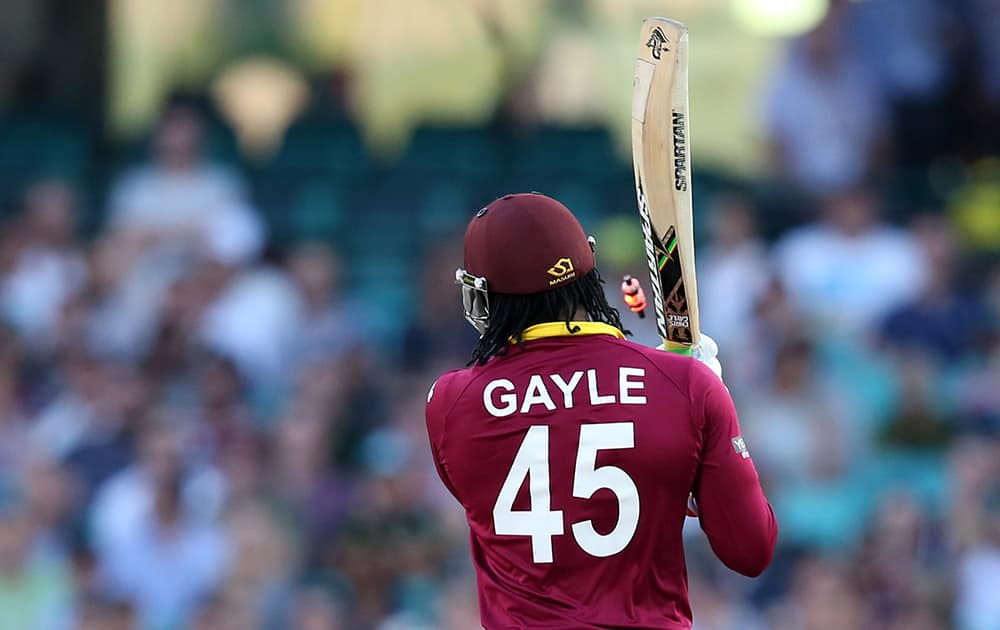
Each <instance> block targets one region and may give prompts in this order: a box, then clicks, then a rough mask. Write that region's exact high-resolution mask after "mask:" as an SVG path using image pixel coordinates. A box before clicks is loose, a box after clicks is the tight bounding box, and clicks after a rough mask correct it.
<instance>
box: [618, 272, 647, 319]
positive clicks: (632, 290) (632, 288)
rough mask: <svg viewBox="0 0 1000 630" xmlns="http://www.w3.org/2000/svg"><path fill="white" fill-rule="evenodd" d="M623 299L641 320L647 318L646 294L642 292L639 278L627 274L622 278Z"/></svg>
mask: <svg viewBox="0 0 1000 630" xmlns="http://www.w3.org/2000/svg"><path fill="white" fill-rule="evenodd" d="M622 299H623V300H624V301H625V304H626V305H627V306H628V308H629V310H630V311H632V312H633V313H635V314H636V315H638V316H639V318H640V319H641V318H644V317H646V292H645V291H643V290H642V286H641V285H640V284H639V279H638V278H633V277H632V276H630V275H628V274H625V277H624V278H622Z"/></svg>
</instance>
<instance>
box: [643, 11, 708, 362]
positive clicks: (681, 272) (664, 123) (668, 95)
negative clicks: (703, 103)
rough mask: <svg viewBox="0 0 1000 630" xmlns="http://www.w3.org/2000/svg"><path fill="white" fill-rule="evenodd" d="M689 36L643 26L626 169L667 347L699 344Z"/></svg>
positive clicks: (673, 26)
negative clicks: (631, 171) (632, 181)
mask: <svg viewBox="0 0 1000 630" xmlns="http://www.w3.org/2000/svg"><path fill="white" fill-rule="evenodd" d="M687 56H688V31H687V27H686V26H685V25H684V24H682V23H680V22H677V21H675V20H669V19H666V18H646V19H645V20H643V22H642V29H641V31H640V36H639V54H638V57H637V59H636V65H635V80H634V82H633V87H632V165H633V168H634V170H635V189H636V197H637V199H638V204H639V217H640V220H641V222H642V231H643V240H644V243H645V250H646V262H647V264H648V266H649V275H650V282H651V285H652V293H653V295H652V302H653V305H654V312H655V313H656V326H657V330H658V332H659V334H660V337H662V338H663V341H664V343H666V344H668V345H685V346H689V345H693V344H697V343H698V341H699V336H700V332H699V328H698V291H697V283H696V280H695V271H694V223H693V219H692V216H691V189H690V188H691V186H690V184H691V155H690V150H689V145H688V139H689V137H690V134H689V133H688V87H687V63H688V59H687Z"/></svg>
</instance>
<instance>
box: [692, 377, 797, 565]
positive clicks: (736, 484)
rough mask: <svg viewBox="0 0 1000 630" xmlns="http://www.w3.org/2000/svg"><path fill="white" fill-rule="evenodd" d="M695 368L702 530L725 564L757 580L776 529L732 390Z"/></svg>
mask: <svg viewBox="0 0 1000 630" xmlns="http://www.w3.org/2000/svg"><path fill="white" fill-rule="evenodd" d="M692 363H693V364H694V365H693V366H692V368H691V382H690V388H691V395H692V402H693V407H694V411H695V413H696V414H697V413H698V411H699V408H700V411H701V414H702V418H703V425H702V458H701V462H700V466H699V469H698V474H697V475H696V477H695V483H694V488H693V489H692V492H693V494H694V498H695V500H696V501H697V503H698V510H699V519H700V522H701V528H702V530H703V531H704V532H705V534H706V536H707V537H708V541H709V544H711V546H712V550H713V551H714V552H715V555H717V556H718V557H719V559H720V560H721V561H722V562H723V564H725V565H726V566H727V567H729V568H730V569H732V570H733V571H736V572H738V573H742V574H743V575H747V576H750V577H755V576H757V575H760V573H761V572H763V571H764V569H765V568H767V565H768V564H770V563H771V558H772V556H773V554H774V546H775V543H776V541H777V538H778V524H777V521H776V520H775V518H774V512H773V511H772V510H771V505H770V504H769V503H768V502H767V498H766V497H765V496H764V491H763V490H762V489H761V487H760V480H759V478H758V477H757V469H756V468H755V467H754V465H753V460H752V459H750V453H749V451H748V450H747V446H746V443H745V442H744V440H743V437H742V436H741V434H740V425H739V420H738V419H737V416H736V408H735V406H734V405H733V400H732V398H731V397H730V395H729V390H727V389H726V386H725V385H723V383H722V380H721V379H719V377H717V376H716V375H715V374H713V373H712V372H711V370H709V369H708V368H707V367H705V366H704V365H702V364H700V363H698V362H692Z"/></svg>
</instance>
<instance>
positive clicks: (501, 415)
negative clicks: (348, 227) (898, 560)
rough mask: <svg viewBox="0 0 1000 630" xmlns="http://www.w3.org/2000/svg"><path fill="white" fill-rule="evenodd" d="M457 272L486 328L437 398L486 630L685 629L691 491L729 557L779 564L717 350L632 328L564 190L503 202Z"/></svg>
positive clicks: (446, 474)
mask: <svg viewBox="0 0 1000 630" xmlns="http://www.w3.org/2000/svg"><path fill="white" fill-rule="evenodd" d="M464 264H465V268H464V269H460V270H458V271H457V272H456V279H457V281H458V282H459V284H460V285H461V290H462V298H463V304H464V308H465V315H466V318H467V319H468V320H469V322H470V323H471V324H472V325H473V326H475V327H476V329H477V330H478V331H479V333H480V334H481V337H480V339H479V343H478V345H477V346H476V348H475V350H474V352H473V357H472V361H471V362H470V366H471V367H468V368H466V369H462V370H455V371H451V372H448V373H446V374H444V375H443V376H441V377H440V378H439V379H438V380H437V382H435V383H434V385H433V386H432V387H431V389H430V392H429V393H428V395H427V411H426V419H427V432H428V435H429V438H430V445H431V450H432V452H433V456H434V462H435V465H436V466H437V471H438V474H439V475H440V476H441V480H442V481H443V482H444V484H445V485H446V486H447V487H448V490H449V491H450V492H451V493H452V494H453V495H454V496H455V498H456V499H457V500H458V501H459V502H460V503H461V504H462V506H463V507H464V508H465V512H466V517H467V519H468V522H469V529H470V543H471V547H472V558H473V563H474V564H475V567H476V574H477V581H478V589H479V607H480V611H481V617H482V624H483V627H484V628H486V629H487V630H500V629H504V630H508V629H515V628H517V629H520V628H548V629H556V628H558V629H561V630H571V629H572V630H577V629H590V628H605V629H608V628H643V629H650V630H651V629H653V628H656V629H664V628H666V629H682V628H683V629H687V628H690V627H691V619H692V617H691V607H690V605H689V603H688V595H687V576H686V568H685V563H684V549H683V545H682V539H681V530H682V527H683V525H684V519H685V517H686V514H687V511H688V505H689V504H688V499H689V495H692V496H693V498H694V502H695V504H696V506H697V510H698V518H699V519H700V524H701V528H702V529H703V530H704V532H705V534H706V535H707V537H708V540H709V542H710V544H711V546H712V549H713V550H714V551H715V554H716V555H717V556H718V557H719V559H720V560H721V561H722V562H723V563H724V564H725V565H726V566H728V567H729V568H730V569H732V570H734V571H737V572H739V573H742V574H743V575H747V576H757V575H759V574H760V573H761V572H762V571H763V570H764V569H765V568H766V567H767V565H768V564H769V563H770V561H771V557H772V554H773V551H774V545H775V541H776V539H777V531H778V530H777V524H776V522H775V518H774V514H773V512H772V511H771V507H770V505H769V504H768V502H767V499H766V498H765V496H764V493H763V491H762V490H761V487H760V482H759V480H758V477H757V471H756V469H755V468H754V465H753V461H752V460H751V459H750V454H749V452H748V450H747V447H746V444H745V443H744V441H743V438H742V437H741V436H740V427H739V422H738V420H737V417H736V410H735V408H734V407H733V401H732V399H731V398H730V396H729V392H728V390H727V389H726V387H725V385H724V384H723V382H722V380H721V378H720V376H719V375H717V374H716V373H715V372H714V371H713V369H710V368H709V367H708V366H706V365H705V363H703V362H702V361H707V362H713V363H714V365H715V366H718V362H717V361H716V360H715V356H714V353H712V352H709V353H706V355H705V356H703V357H701V359H702V361H699V360H698V359H695V358H692V357H689V356H682V355H678V354H673V353H670V352H664V351H662V350H657V349H653V348H648V347H645V346H642V345H639V344H635V343H632V342H629V341H627V340H626V339H625V333H624V331H623V328H622V323H621V319H620V318H619V314H618V311H617V310H616V309H614V308H612V307H611V306H610V305H609V304H608V302H607V299H606V298H605V295H604V291H603V290H602V286H601V285H602V281H601V278H600V275H599V274H598V272H597V269H596V267H595V259H594V243H593V240H592V239H588V237H587V236H586V234H585V233H584V231H583V228H582V227H581V226H580V224H579V222H578V221H577V220H576V218H575V217H574V216H573V215H572V214H571V213H570V211H569V210H568V209H567V208H566V207H565V206H563V205H562V204H561V203H559V202H558V201H556V200H554V199H552V198H550V197H546V196H545V195H541V194H537V193H528V194H517V195H507V196H504V197H502V198H500V199H497V200H496V201H494V202H492V203H491V204H489V205H488V206H486V207H485V208H483V209H482V210H480V211H479V212H478V213H477V214H476V216H475V217H474V218H473V219H472V221H471V222H470V223H469V227H468V229H467V231H466V233H465V263H464Z"/></svg>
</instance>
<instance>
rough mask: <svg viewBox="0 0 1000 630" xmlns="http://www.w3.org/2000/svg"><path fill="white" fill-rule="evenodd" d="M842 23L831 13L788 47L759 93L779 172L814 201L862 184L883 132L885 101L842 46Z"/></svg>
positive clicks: (860, 62) (837, 14)
mask: <svg viewBox="0 0 1000 630" xmlns="http://www.w3.org/2000/svg"><path fill="white" fill-rule="evenodd" d="M838 6H839V5H838ZM841 22H842V15H841V11H840V10H838V8H837V7H834V8H831V10H830V13H829V14H828V15H827V17H826V18H825V19H824V20H823V22H821V23H820V24H819V26H817V27H816V29H815V30H813V31H812V32H810V33H809V34H807V35H805V36H804V37H802V38H801V39H798V40H796V41H793V42H791V43H790V44H789V46H788V50H787V51H786V54H785V59H784V61H783V62H782V63H781V64H780V65H779V66H778V70H777V73H776V75H775V77H774V78H773V80H772V82H771V84H770V87H769V88H768V90H767V94H766V102H765V114H764V118H765V119H764V124H765V127H766V132H767V135H768V138H769V141H770V143H771V146H772V150H773V152H774V154H775V155H774V157H775V163H776V164H777V165H778V168H779V169H780V171H781V173H780V174H781V175H782V176H783V177H784V178H786V179H787V180H788V181H789V182H791V183H792V184H794V185H796V186H797V187H799V188H800V189H801V190H802V191H804V192H806V193H809V194H813V195H817V194H823V193H827V192H829V191H831V190H836V189H839V188H843V187H846V186H853V185H856V184H858V183H860V182H862V181H864V179H865V177H866V176H867V175H869V173H870V172H871V171H872V170H873V169H874V167H875V165H876V162H877V161H878V160H877V158H878V155H879V152H880V147H881V145H882V143H883V140H884V136H885V132H886V116H887V113H886V102H885V97H884V95H883V94H882V93H881V91H880V89H879V86H878V85H877V84H876V83H875V82H874V80H873V78H872V76H871V73H870V71H869V69H868V67H867V63H866V62H865V61H864V60H859V59H857V58H856V57H855V55H853V54H852V47H850V46H848V45H845V44H846V41H845V38H844V37H842V30H843V29H842V28H841Z"/></svg>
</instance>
